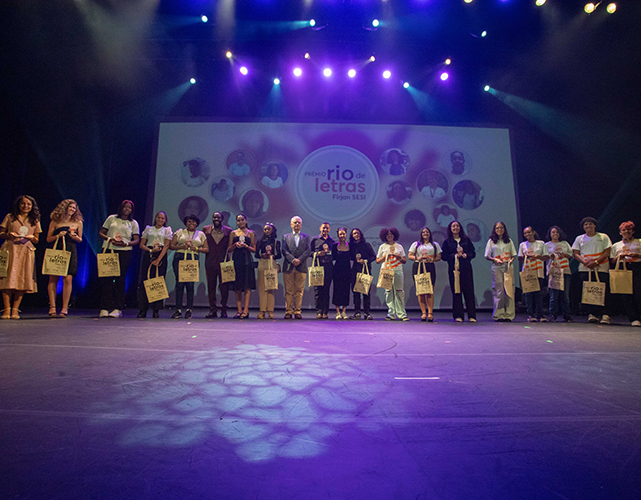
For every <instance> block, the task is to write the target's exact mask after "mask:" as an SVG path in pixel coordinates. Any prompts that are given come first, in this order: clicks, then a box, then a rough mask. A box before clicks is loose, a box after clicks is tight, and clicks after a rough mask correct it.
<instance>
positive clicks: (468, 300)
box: [447, 266, 476, 319]
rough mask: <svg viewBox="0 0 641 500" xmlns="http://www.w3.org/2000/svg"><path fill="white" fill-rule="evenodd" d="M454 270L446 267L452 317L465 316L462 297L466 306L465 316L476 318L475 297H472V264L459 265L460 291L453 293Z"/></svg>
mask: <svg viewBox="0 0 641 500" xmlns="http://www.w3.org/2000/svg"><path fill="white" fill-rule="evenodd" d="M453 271H454V270H453V269H448V272H447V274H448V277H449V279H450V289H451V290H452V317H453V318H454V319H456V318H461V319H463V318H465V313H464V309H463V298H465V307H467V317H468V318H474V319H476V299H475V298H474V274H473V272H472V266H461V269H460V271H461V275H460V278H461V279H460V284H461V293H454V272H453Z"/></svg>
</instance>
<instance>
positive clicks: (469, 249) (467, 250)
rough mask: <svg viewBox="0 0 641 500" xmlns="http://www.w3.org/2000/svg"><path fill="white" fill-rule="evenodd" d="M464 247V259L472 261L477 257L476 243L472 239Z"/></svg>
mask: <svg viewBox="0 0 641 500" xmlns="http://www.w3.org/2000/svg"><path fill="white" fill-rule="evenodd" d="M463 245H464V246H463V255H462V257H463V258H464V259H467V260H472V259H473V258H474V257H476V250H475V249H474V243H472V240H471V239H469V238H468V239H467V241H466V242H465V243H464V244H463Z"/></svg>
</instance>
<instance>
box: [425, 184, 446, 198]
mask: <svg viewBox="0 0 641 500" xmlns="http://www.w3.org/2000/svg"><path fill="white" fill-rule="evenodd" d="M421 194H422V195H423V196H427V197H428V198H432V199H434V200H437V199H440V198H443V196H445V189H443V188H442V187H438V186H436V187H435V188H431V187H429V186H425V187H424V188H423V189H421Z"/></svg>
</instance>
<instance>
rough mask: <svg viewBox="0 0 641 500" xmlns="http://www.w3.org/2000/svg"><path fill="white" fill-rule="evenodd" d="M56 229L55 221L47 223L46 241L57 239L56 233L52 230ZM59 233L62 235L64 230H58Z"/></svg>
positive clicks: (51, 241)
mask: <svg viewBox="0 0 641 500" xmlns="http://www.w3.org/2000/svg"><path fill="white" fill-rule="evenodd" d="M55 230H56V223H55V222H53V221H51V223H50V224H49V230H48V231H47V243H53V242H54V241H56V240H57V239H58V235H54V234H53V232H54V231H55ZM60 234H61V235H62V236H64V235H65V234H66V231H60Z"/></svg>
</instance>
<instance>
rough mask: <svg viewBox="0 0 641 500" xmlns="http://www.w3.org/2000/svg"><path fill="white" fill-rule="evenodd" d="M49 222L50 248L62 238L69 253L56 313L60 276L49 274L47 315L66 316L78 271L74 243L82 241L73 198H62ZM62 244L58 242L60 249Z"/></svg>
mask: <svg viewBox="0 0 641 500" xmlns="http://www.w3.org/2000/svg"><path fill="white" fill-rule="evenodd" d="M50 218H51V223H50V224H49V230H48V231H47V243H49V244H50V245H49V247H50V248H54V247H55V246H56V242H57V241H58V240H59V239H61V238H63V239H64V243H65V249H66V250H67V252H69V253H70V254H71V256H70V259H69V267H68V269H67V275H66V276H63V277H62V309H60V314H56V294H57V290H58V281H59V280H60V276H54V275H50V276H49V284H48V285H47V292H48V294H49V317H50V318H66V317H67V314H69V299H70V298H71V287H72V282H73V277H74V276H75V275H76V274H77V273H78V250H77V248H76V245H77V244H78V243H80V242H82V221H83V218H82V213H80V209H79V208H78V203H76V201H75V200H71V199H68V200H63V201H61V202H60V203H58V206H56V208H55V209H54V210H53V212H51V215H50ZM61 247H62V245H61V244H60V243H58V249H59V250H60V249H61Z"/></svg>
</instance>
